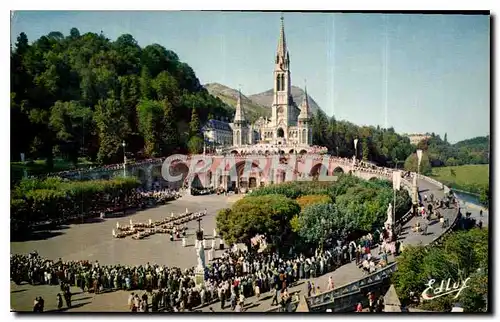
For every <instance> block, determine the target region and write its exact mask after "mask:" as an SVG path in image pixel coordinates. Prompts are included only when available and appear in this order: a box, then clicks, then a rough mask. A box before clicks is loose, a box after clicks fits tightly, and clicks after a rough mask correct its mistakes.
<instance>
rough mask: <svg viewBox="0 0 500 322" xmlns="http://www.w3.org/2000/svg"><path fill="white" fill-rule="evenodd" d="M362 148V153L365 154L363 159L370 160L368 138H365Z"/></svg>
mask: <svg viewBox="0 0 500 322" xmlns="http://www.w3.org/2000/svg"><path fill="white" fill-rule="evenodd" d="M361 150H362V153H363V154H362V155H363V161H368V154H369V148H368V139H363V142H362V145H361Z"/></svg>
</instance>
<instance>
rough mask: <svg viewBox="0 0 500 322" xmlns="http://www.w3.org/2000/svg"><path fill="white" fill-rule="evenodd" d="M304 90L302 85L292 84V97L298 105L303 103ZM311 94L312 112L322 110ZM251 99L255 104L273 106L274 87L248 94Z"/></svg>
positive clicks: (310, 104)
mask: <svg viewBox="0 0 500 322" xmlns="http://www.w3.org/2000/svg"><path fill="white" fill-rule="evenodd" d="M304 94H305V93H304V90H302V88H300V87H296V86H292V97H293V100H294V101H295V103H296V104H297V106H300V104H301V103H302V100H303V99H304ZM308 96H309V108H310V110H311V113H312V114H316V111H318V110H320V109H321V108H320V107H319V106H318V104H317V103H316V102H315V101H314V99H313V98H312V97H311V95H308ZM248 98H249V99H250V100H252V101H253V102H254V103H255V104H258V105H261V106H267V107H271V105H272V104H273V89H270V90H267V91H265V92H262V93H258V94H253V95H250V96H248Z"/></svg>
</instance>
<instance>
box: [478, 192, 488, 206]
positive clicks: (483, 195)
mask: <svg viewBox="0 0 500 322" xmlns="http://www.w3.org/2000/svg"><path fill="white" fill-rule="evenodd" d="M479 201H480V202H481V204H482V205H483V206H485V207H486V208H489V206H490V188H489V187H484V188H483V189H481V194H480V195H479Z"/></svg>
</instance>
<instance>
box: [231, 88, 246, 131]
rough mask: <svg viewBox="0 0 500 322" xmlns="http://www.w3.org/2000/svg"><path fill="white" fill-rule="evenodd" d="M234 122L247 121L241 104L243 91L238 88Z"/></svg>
mask: <svg viewBox="0 0 500 322" xmlns="http://www.w3.org/2000/svg"><path fill="white" fill-rule="evenodd" d="M234 122H235V123H237V122H245V113H244V112H243V107H242V106H241V91H240V90H238V101H237V102H236V113H234Z"/></svg>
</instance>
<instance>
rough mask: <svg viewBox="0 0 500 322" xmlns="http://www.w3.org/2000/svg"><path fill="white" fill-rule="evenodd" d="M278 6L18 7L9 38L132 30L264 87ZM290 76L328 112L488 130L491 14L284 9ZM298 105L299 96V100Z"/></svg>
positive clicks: (221, 78) (212, 74)
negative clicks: (157, 8) (196, 8)
mask: <svg viewBox="0 0 500 322" xmlns="http://www.w3.org/2000/svg"><path fill="white" fill-rule="evenodd" d="M280 16H281V13H279V12H196V11H191V12H188V11H183V12H176V11H170V12H168V11H128V12H125V11H122V12H120V11H108V12H105V11H31V12H29V11H17V12H15V13H14V14H13V17H12V20H11V43H15V41H16V40H15V39H16V37H17V36H18V35H19V33H21V32H25V33H26V34H27V36H28V39H29V40H30V41H34V40H36V39H38V38H39V37H40V36H42V35H45V34H48V33H49V32H51V31H60V32H62V33H63V34H64V35H68V34H69V31H70V29H71V28H72V27H76V28H78V29H79V31H80V33H81V34H83V33H85V32H96V33H100V32H101V31H102V32H103V33H104V34H105V35H106V37H108V38H110V39H111V40H115V39H116V38H117V37H118V36H120V35H122V34H127V33H128V34H131V35H132V36H133V37H134V38H135V39H136V40H137V42H138V43H139V45H140V46H141V47H145V46H147V45H150V44H153V43H158V44H160V45H162V46H164V47H165V48H167V49H170V50H173V51H174V52H176V53H177V54H178V56H179V58H180V60H182V61H184V62H186V63H188V64H189V65H190V66H191V67H192V68H193V69H194V71H195V73H196V75H197V77H198V78H199V80H200V82H201V83H202V84H206V83H213V82H216V83H220V84H223V85H226V86H229V87H231V88H235V89H237V88H241V90H242V92H243V93H244V94H245V95H251V94H256V93H260V92H263V91H266V90H268V89H270V88H271V87H272V86H273V68H274V58H275V54H276V48H277V43H278V37H279V28H280ZM284 21H285V33H286V41H287V47H288V50H289V53H290V67H291V78H292V84H293V85H295V86H299V87H304V85H305V84H306V83H307V91H308V94H309V95H310V96H311V97H313V98H314V100H315V101H316V102H317V103H318V105H319V106H320V107H321V108H322V109H323V110H324V111H325V112H326V114H328V115H329V116H331V115H334V116H335V118H336V119H337V120H348V121H350V122H353V123H355V124H357V125H374V126H377V125H380V126H381V127H391V126H392V127H394V128H395V130H396V131H397V132H399V133H425V132H434V133H436V134H440V135H441V137H443V136H444V134H445V133H447V137H448V140H449V141H450V142H452V143H453V142H457V141H460V140H463V139H467V138H472V137H475V136H483V135H487V134H489V133H490V18H489V16H480V15H477V16H474V15H468V16H466V15H458V14H457V15H430V14H429V15H422V14H412V15H410V14H392V15H385V14H363V13H358V14H355V13H299V12H297V13H292V12H285V13H284ZM298 103H300V102H298Z"/></svg>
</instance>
